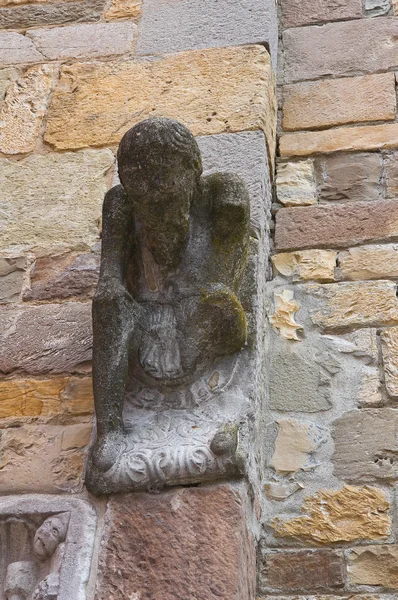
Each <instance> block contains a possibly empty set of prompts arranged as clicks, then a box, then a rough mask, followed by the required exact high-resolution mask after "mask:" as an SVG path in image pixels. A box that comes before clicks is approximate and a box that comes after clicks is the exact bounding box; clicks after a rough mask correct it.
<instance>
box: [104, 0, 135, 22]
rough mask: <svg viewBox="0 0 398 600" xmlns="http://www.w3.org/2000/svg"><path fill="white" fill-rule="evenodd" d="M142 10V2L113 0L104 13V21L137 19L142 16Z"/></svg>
mask: <svg viewBox="0 0 398 600" xmlns="http://www.w3.org/2000/svg"><path fill="white" fill-rule="evenodd" d="M141 8H142V0H111V3H110V5H109V6H108V7H107V8H106V10H105V12H104V19H105V20H107V21H108V20H109V21H110V20H112V19H127V18H128V19H135V18H137V17H139V16H140V14H141Z"/></svg>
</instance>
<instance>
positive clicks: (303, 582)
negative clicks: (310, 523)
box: [260, 550, 345, 592]
mask: <svg viewBox="0 0 398 600" xmlns="http://www.w3.org/2000/svg"><path fill="white" fill-rule="evenodd" d="M344 580H345V568H344V561H343V556H342V554H341V553H340V552H336V551H332V550H315V551H311V550H298V551H293V552H279V553H278V554H266V555H265V557H264V563H263V566H262V568H261V572H260V584H261V588H265V589H267V588H268V589H269V588H272V589H275V590H281V591H286V590H292V591H294V590H301V591H306V590H308V591H309V590H311V591H312V592H313V591H316V590H322V589H328V588H332V589H333V588H340V587H342V586H343V585H344Z"/></svg>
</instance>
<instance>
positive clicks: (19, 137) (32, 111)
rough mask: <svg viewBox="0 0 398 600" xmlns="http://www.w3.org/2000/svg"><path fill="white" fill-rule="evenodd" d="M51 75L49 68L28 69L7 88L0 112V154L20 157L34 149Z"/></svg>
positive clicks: (50, 67) (50, 68)
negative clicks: (18, 155)
mask: <svg viewBox="0 0 398 600" xmlns="http://www.w3.org/2000/svg"><path fill="white" fill-rule="evenodd" d="M53 74H54V68H53V67H52V66H50V65H41V66H38V67H31V68H30V69H28V71H27V72H26V73H25V74H24V76H23V78H21V79H19V80H18V81H17V82H15V83H14V84H13V85H12V87H10V88H9V89H8V92H7V97H6V99H5V101H4V103H3V105H2V107H1V110H0V152H3V153H4V154H22V153H25V152H31V151H33V150H34V149H35V146H36V143H37V141H38V137H39V131H40V128H41V125H42V121H43V117H44V114H45V111H46V108H47V101H48V97H49V95H50V92H51V85H52V78H53Z"/></svg>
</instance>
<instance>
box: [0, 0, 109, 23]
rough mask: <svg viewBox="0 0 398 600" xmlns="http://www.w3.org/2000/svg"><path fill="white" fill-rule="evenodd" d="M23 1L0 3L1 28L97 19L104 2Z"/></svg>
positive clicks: (88, 0) (66, 0) (92, 0)
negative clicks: (2, 4) (3, 4)
mask: <svg viewBox="0 0 398 600" xmlns="http://www.w3.org/2000/svg"><path fill="white" fill-rule="evenodd" d="M24 2H25V0H24ZM24 2H23V3H22V4H19V2H17V3H15V4H16V5H15V4H14V3H10V4H9V5H7V6H4V8H2V7H1V5H0V28H1V29H28V28H30V27H38V26H42V25H62V24H64V23H79V22H80V21H82V22H84V23H87V22H89V21H98V20H99V18H100V16H101V12H102V10H103V7H104V3H105V2H104V0H78V1H77V2H69V1H68V0H65V1H62V0H61V1H60V2H39V3H32V4H31V3H28V4H25V3H24Z"/></svg>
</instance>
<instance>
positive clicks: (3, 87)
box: [0, 67, 20, 107]
mask: <svg viewBox="0 0 398 600" xmlns="http://www.w3.org/2000/svg"><path fill="white" fill-rule="evenodd" d="M19 75H20V73H19V71H18V69H15V68H14V67H8V68H7V69H1V70H0V107H1V103H2V102H3V100H4V97H5V95H6V92H7V90H8V88H9V87H10V85H11V84H12V83H13V82H14V81H16V80H17V79H18V77H19Z"/></svg>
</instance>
